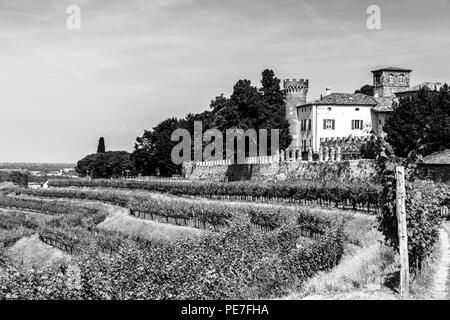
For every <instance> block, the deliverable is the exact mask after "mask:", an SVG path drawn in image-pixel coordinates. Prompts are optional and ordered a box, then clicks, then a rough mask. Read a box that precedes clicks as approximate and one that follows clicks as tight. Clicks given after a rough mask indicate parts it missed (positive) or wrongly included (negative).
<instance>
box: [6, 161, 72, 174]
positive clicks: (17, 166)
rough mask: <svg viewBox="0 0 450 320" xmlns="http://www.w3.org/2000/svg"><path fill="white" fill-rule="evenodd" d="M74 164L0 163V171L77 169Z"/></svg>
mask: <svg viewBox="0 0 450 320" xmlns="http://www.w3.org/2000/svg"><path fill="white" fill-rule="evenodd" d="M75 166H76V164H74V163H7V162H0V170H29V171H43V172H50V171H59V170H61V169H66V168H75Z"/></svg>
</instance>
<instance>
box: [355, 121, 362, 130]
mask: <svg viewBox="0 0 450 320" xmlns="http://www.w3.org/2000/svg"><path fill="white" fill-rule="evenodd" d="M362 129H363V121H362V120H352V130H362Z"/></svg>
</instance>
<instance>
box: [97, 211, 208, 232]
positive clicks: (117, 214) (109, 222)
mask: <svg viewBox="0 0 450 320" xmlns="http://www.w3.org/2000/svg"><path fill="white" fill-rule="evenodd" d="M101 205H102V206H103V207H104V208H105V210H106V211H107V212H108V217H107V218H106V219H105V220H104V221H103V222H101V223H100V224H98V225H97V227H98V228H99V229H103V230H110V231H118V232H121V233H125V234H129V235H137V236H141V237H144V238H146V239H150V240H152V239H156V240H168V241H176V240H178V239H180V238H185V237H189V236H200V235H202V234H204V233H205V231H204V230H200V229H195V228H190V227H184V226H176V225H172V224H168V223H160V222H156V221H152V220H144V219H139V218H136V217H133V216H131V215H130V211H129V210H128V209H125V208H122V207H118V206H114V205H108V204H101Z"/></svg>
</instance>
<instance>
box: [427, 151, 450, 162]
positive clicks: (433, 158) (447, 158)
mask: <svg viewBox="0 0 450 320" xmlns="http://www.w3.org/2000/svg"><path fill="white" fill-rule="evenodd" d="M423 163H425V164H450V149H446V150H444V151H439V152H435V153H433V154H430V155H429V156H426V157H425V158H423Z"/></svg>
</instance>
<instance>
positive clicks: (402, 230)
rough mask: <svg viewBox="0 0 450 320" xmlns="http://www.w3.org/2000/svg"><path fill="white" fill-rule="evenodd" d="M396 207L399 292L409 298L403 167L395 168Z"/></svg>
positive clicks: (403, 296)
mask: <svg viewBox="0 0 450 320" xmlns="http://www.w3.org/2000/svg"><path fill="white" fill-rule="evenodd" d="M395 179H396V181H397V188H396V208H397V221H398V240H399V249H400V262H401V268H400V293H401V296H402V298H403V299H408V298H409V261H408V233H407V229H406V207H405V198H406V191H405V168H404V167H401V166H400V167H396V168H395Z"/></svg>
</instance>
